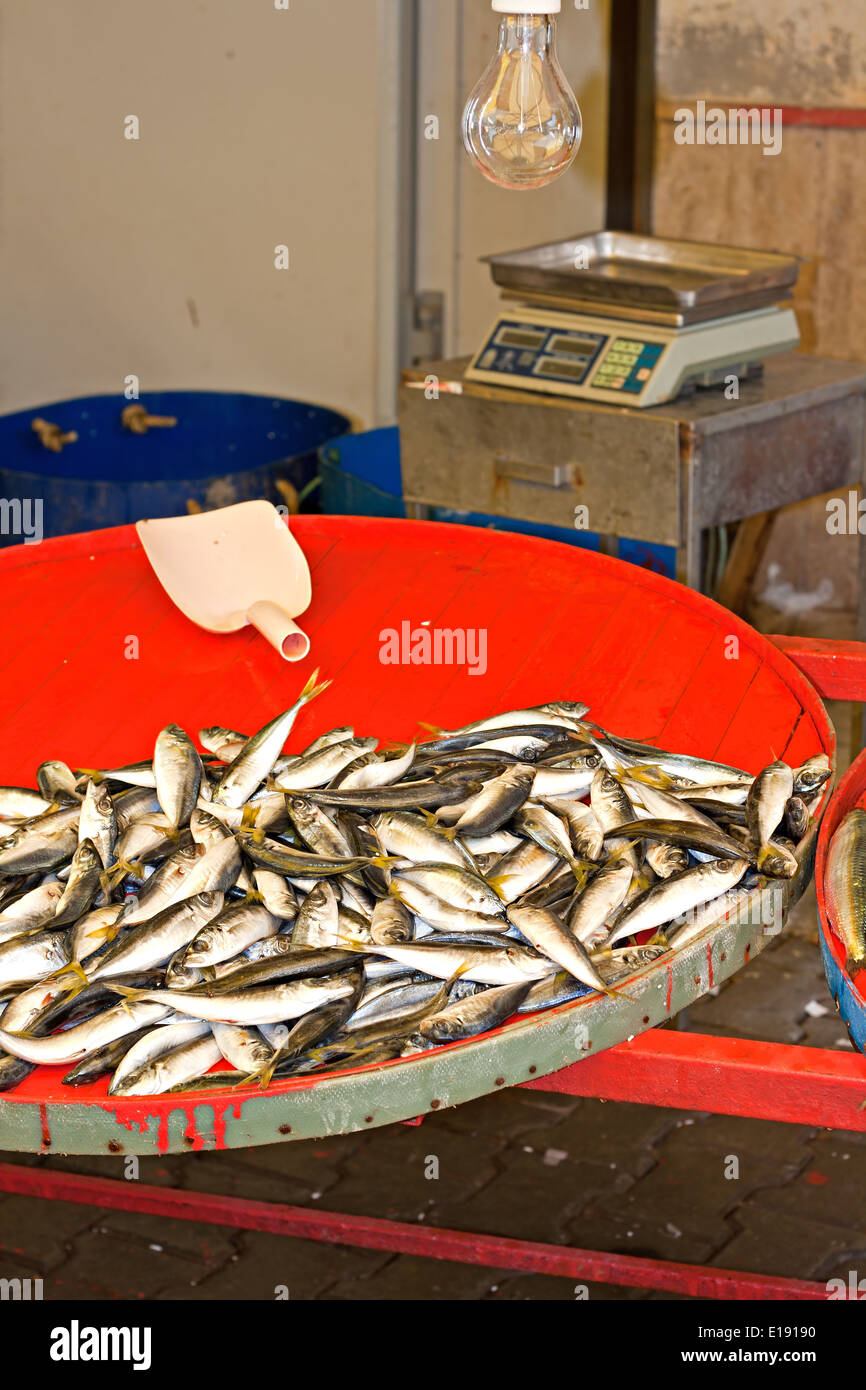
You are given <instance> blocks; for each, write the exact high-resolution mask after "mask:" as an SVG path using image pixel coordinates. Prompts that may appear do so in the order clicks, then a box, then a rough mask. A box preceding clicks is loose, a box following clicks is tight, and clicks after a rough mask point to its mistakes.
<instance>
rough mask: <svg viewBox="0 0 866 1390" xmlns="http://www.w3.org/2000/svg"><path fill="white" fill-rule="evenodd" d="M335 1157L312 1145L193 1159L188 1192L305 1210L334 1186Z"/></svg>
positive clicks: (274, 1146)
mask: <svg viewBox="0 0 866 1390" xmlns="http://www.w3.org/2000/svg"><path fill="white" fill-rule="evenodd" d="M338 1152H339V1146H337V1145H332V1146H331V1147H330V1148H326V1147H325V1146H324V1145H322V1146H320V1145H319V1143H318V1142H315V1143H314V1142H312V1141H311V1142H310V1143H297V1144H271V1145H267V1146H264V1147H262V1148H256V1149H232V1150H231V1151H230V1152H228V1153H200V1154H191V1155H190V1163H189V1170H188V1174H187V1178H188V1181H187V1188H188V1190H189V1191H198V1192H208V1193H218V1194H219V1195H221V1196H226V1197H248V1198H250V1199H251V1200H255V1201H262V1202H281V1203H286V1204H288V1205H289V1206H296V1205H301V1206H307V1205H309V1204H310V1203H311V1202H313V1201H314V1200H317V1198H318V1197H320V1196H322V1194H324V1193H326V1192H328V1191H329V1189H330V1188H332V1187H333V1186H334V1184H335V1183H336V1181H337V1178H338V1167H337V1157H338ZM314 1194H317V1195H316V1196H314Z"/></svg>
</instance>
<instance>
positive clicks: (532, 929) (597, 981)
mask: <svg viewBox="0 0 866 1390" xmlns="http://www.w3.org/2000/svg"><path fill="white" fill-rule="evenodd" d="M508 920H509V921H510V922H513V924H514V926H515V927H517V930H518V931H519V932H521V933H522V934H523V936H525V937H526V939H527V941H531V942H532V945H533V946H534V947H535V948H536V950H538V951H541V952H542V953H543V954H544V955H546V956H547V957H548V958H549V959H550V960H552V961H553V962H554V964H555V965H558V966H560V967H561V969H563V970H567V971H568V973H569V974H570V975H573V976H574V978H575V979H576V980H581V981H582V982H583V984H585V985H589V987H590V989H596V990H600V991H604V990H605V988H606V986H605V984H604V981H603V980H602V979H601V976H600V975H599V973H598V971H597V970H596V968H595V966H594V965H593V963H592V961H591V960H590V958H589V955H588V953H587V952H586V951H585V950H584V948H583V946H582V945H581V944H580V942H579V941H578V939H577V937H576V936H574V935H573V934H572V933H571V932H570V931H569V930H568V928H567V927H566V926H565V924H564V923H563V922H562V921H561V920H560V918H559V917H558V916H557V914H556V913H555V912H553V911H552V910H551V909H550V908H539V907H510V908H509V909H508Z"/></svg>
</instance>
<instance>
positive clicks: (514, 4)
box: [492, 0, 562, 14]
mask: <svg viewBox="0 0 866 1390" xmlns="http://www.w3.org/2000/svg"><path fill="white" fill-rule="evenodd" d="M492 3H493V8H494V10H495V11H496V13H497V14H559V13H560V11H561V9H562V0H544V3H543V4H539V5H533V4H532V3H531V0H492Z"/></svg>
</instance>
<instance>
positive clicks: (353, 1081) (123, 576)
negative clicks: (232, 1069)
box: [0, 517, 835, 1152]
mask: <svg viewBox="0 0 866 1390" xmlns="http://www.w3.org/2000/svg"><path fill="white" fill-rule="evenodd" d="M292 529H293V531H294V533H295V534H296V536H297V538H298V540H299V542H300V544H301V545H302V547H303V549H304V550H305V552H306V554H307V556H308V559H309V562H310V566H311V569H312V573H313V594H314V597H313V603H312V605H311V608H310V609H309V612H308V613H307V614H306V615H305V616H304V618H303V619H302V622H303V626H304V629H305V630H306V631H307V632H308V633H309V634H310V637H311V639H312V652H311V656H310V658H309V659H308V660H307V661H306V662H305V663H302V664H301V665H300V666H297V667H295V666H289V665H287V664H286V663H284V662H283V661H281V660H280V658H279V657H278V656H277V655H276V654H275V653H274V652H273V651H272V650H271V649H270V648H269V647H268V646H267V644H266V643H264V642H263V640H262V639H261V638H260V637H258V635H256V634H255V633H253V632H252V630H251V629H248V630H246V631H244V632H242V633H238V634H234V635H230V636H213V635H210V634H207V633H204V632H201V631H199V630H198V629H197V628H195V627H193V626H192V625H191V624H190V623H189V622H187V620H186V619H185V618H184V617H183V616H182V615H181V614H180V613H179V612H178V611H177V610H176V609H175V608H174V607H173V605H172V604H171V603H170V601H169V600H168V598H167V597H166V595H165V594H164V592H163V590H162V589H161V587H160V586H159V584H158V582H157V581H156V579H155V578H154V577H153V575H152V573H151V571H150V568H149V566H148V563H147V560H146V559H145V556H144V554H143V552H142V550H141V548H140V546H139V543H138V539H137V536H136V534H135V531H134V530H133V529H132V528H121V529H119V530H115V531H106V532H101V533H94V534H91V535H84V536H74V537H68V538H64V539H62V540H56V541H49V542H46V543H44V544H43V545H41V546H33V547H27V546H22V547H16V548H14V549H10V550H5V551H0V585H2V595H3V603H2V607H0V653H2V655H0V669H2V680H0V730H2V735H3V741H2V746H0V749H2V751H0V783H3V784H19V783H20V784H24V785H27V784H30V785H32V784H33V780H34V775H35V769H36V766H37V764H38V763H39V762H40V761H42V760H43V759H44V758H47V757H55V758H62V759H64V760H65V761H67V762H69V763H70V764H72V765H73V766H110V765H112V764H117V763H120V762H129V761H133V760H135V759H138V758H142V757H146V756H148V755H149V754H150V752H151V750H152V747H153V741H154V738H155V735H156V733H157V732H158V730H159V729H160V728H161V727H162V726H163V725H165V724H166V723H168V722H172V721H173V722H177V723H180V724H181V725H182V726H184V727H185V728H187V729H189V730H190V732H191V733H193V734H194V733H195V732H196V731H197V730H198V729H199V728H200V727H203V726H205V725H209V724H215V723H219V724H224V725H226V726H228V727H232V728H239V729H243V730H249V729H253V728H255V727H257V726H259V725H260V724H261V723H263V722H264V721H265V720H266V719H268V718H270V717H271V716H272V715H273V714H274V713H275V712H276V711H277V710H278V709H282V708H284V707H285V706H287V705H288V704H290V703H291V702H292V701H293V699H294V698H295V696H296V694H297V692H298V690H299V688H300V686H301V685H302V684H303V683H304V681H305V680H306V678H307V676H308V675H309V673H310V671H311V670H312V669H313V667H314V666H318V667H319V668H320V669H321V672H322V675H323V676H325V677H329V678H331V679H332V680H333V682H334V684H333V686H332V687H331V688H330V689H329V690H328V691H327V692H326V693H325V695H323V696H322V697H321V698H320V699H319V700H317V701H316V703H315V704H314V705H313V706H312V707H311V708H310V709H309V710H308V711H307V712H306V713H305V714H303V715H302V716H301V718H300V719H299V720H298V724H297V726H296V729H295V732H294V734H293V738H292V741H291V743H290V745H289V746H290V748H292V747H294V748H300V747H302V746H304V745H305V744H307V743H308V742H309V741H310V740H311V739H312V738H313V737H315V736H316V735H317V734H319V733H321V732H323V731H324V730H325V729H327V728H330V727H332V726H335V725H338V724H346V723H353V724H354V725H355V727H356V728H357V729H358V730H359V732H374V733H377V734H379V735H380V736H381V737H382V738H383V739H384V738H394V739H408V738H410V737H411V736H413V734H416V733H417V732H418V730H417V721H418V720H428V721H431V722H434V723H436V724H439V725H442V726H443V727H451V726H453V725H456V724H460V723H462V722H465V721H466V720H469V719H473V718H479V717H481V716H483V715H485V714H487V713H491V712H494V711H496V710H498V709H506V708H509V707H514V706H522V705H530V704H538V703H540V702H542V701H545V700H551V699H557V698H565V699H579V700H585V701H586V702H587V703H588V704H590V705H591V706H592V713H593V717H594V718H596V719H598V720H599V722H601V723H603V724H605V725H607V726H608V727H610V728H611V729H613V730H618V731H621V732H625V733H627V734H629V735H631V736H633V737H636V738H640V739H648V740H653V741H656V742H659V743H660V744H664V745H665V746H668V747H671V748H675V749H683V750H689V751H693V752H695V753H698V754H702V755H704V756H715V757H718V758H720V759H722V760H724V761H726V762H730V763H732V764H736V765H738V766H742V767H745V768H747V769H749V770H750V771H755V772H757V771H758V770H759V769H760V768H761V767H762V766H763V765H764V764H766V762H768V761H769V760H770V759H771V758H772V757H773V756H777V757H784V758H786V759H787V760H788V761H789V762H791V763H793V764H796V763H798V762H801V761H803V760H804V759H805V758H806V757H808V756H810V755H811V754H813V753H817V752H819V751H821V750H824V751H826V752H828V753H829V754H830V756H831V758H832V757H834V754H835V747H834V737H833V731H832V727H831V725H830V723H829V721H828V719H827V716H826V714H825V711H824V708H823V706H822V704H821V701H820V700H819V698H818V696H817V695H816V693H815V691H814V689H813V688H812V686H810V685H809V683H808V682H807V681H806V679H805V678H804V677H803V676H802V675H801V674H800V672H799V671H798V670H797V669H796V667H795V666H794V665H793V664H792V663H791V662H790V661H789V660H788V659H787V658H786V657H785V656H783V655H782V654H781V653H780V652H779V651H777V650H776V649H775V648H774V647H773V646H772V645H771V644H770V643H769V642H768V641H767V640H766V639H765V638H763V637H761V636H760V635H759V634H757V633H755V632H754V631H753V630H752V629H751V628H749V627H747V626H746V625H745V624H744V623H742V622H740V621H739V620H738V619H737V618H735V617H733V616H732V615H731V614H730V613H728V612H727V611H726V610H724V609H722V608H720V607H718V606H717V605H716V604H714V603H712V602H710V601H709V600H708V599H706V598H703V597H702V596H700V595H699V594H696V593H694V592H692V591H690V590H687V589H684V588H682V587H681V586H680V585H677V584H674V583H672V582H670V581H668V580H665V579H662V578H660V577H659V576H657V575H654V574H652V573H650V572H648V571H644V570H640V569H637V568H634V567H632V566H629V565H625V564H622V563H620V562H618V561H615V560H611V559H608V558H606V557H604V556H600V555H595V554H592V553H590V552H587V551H582V550H578V549H574V548H572V547H570V546H564V545H558V544H556V543H554V542H549V541H540V540H535V539H533V538H530V537H523V536H516V535H508V534H502V533H498V532H491V531H485V530H477V529H474V528H464V527H457V526H443V525H437V524H434V523H424V522H404V521H382V520H367V519H363V518H348V517H300V518H296V519H295V520H293V522H292ZM404 621H406V622H409V623H410V624H411V626H412V627H413V628H415V627H418V626H420V625H421V624H430V625H431V626H432V627H433V628H436V627H443V628H452V629H453V628H464V629H467V628H475V629H479V628H483V629H485V630H486V631H487V633H488V640H487V656H488V668H487V671H486V673H485V674H484V675H483V676H481V675H471V674H469V673H468V671H467V670H466V669H465V668H462V669H458V668H456V667H453V666H413V665H406V666H403V665H400V666H393V665H383V664H382V663H381V662H380V646H381V640H382V634H383V632H384V631H385V630H387V629H396V630H398V631H399V630H400V628H401V624H402V623H403V622H404ZM808 867H809V866H808V864H807V865H806V867H805V870H804V874H803V875H801V878H800V879H799V880H795V881H794V883H793V884H790V885H787V886H786V890H785V891H786V893H787V894H788V895H789V900H791V899H793V897H795V896H796V895H797V894H798V893H799V891H801V889H802V886H803V883H804V881H805V878H806V875H807V873H808ZM764 944H766V942H765V940H764V939H763V938H762V935H761V932H760V930H759V929H757V928H755V927H753V926H748V925H747V926H746V927H745V928H743V927H735V926H733V925H731V926H726V927H725V928H724V929H723V930H721V931H717V932H715V933H714V934H713V936H712V941H709V940H707V941H706V942H705V941H704V940H703V939H701V940H700V941H699V942H698V943H697V946H696V948H692V949H689V950H687V951H685V952H682V953H681V954H680V955H679V956H678V957H677V958H676V963H675V966H673V967H672V966H671V965H670V964H666V963H663V965H662V968H661V969H658V968H656V969H653V970H648V971H646V972H643V975H642V976H641V977H640V980H639V987H636V988H635V990H634V996H635V997H634V1002H633V1003H632V1004H627V1003H624V1001H622V1000H617V1001H616V1002H615V1003H614V1002H612V1001H610V1000H608V999H606V998H598V997H595V996H593V997H590V998H588V999H586V1000H581V1001H578V1002H577V1003H576V1004H574V1005H570V1006H567V1007H566V1008H564V1009H559V1010H553V1011H550V1012H549V1013H547V1014H544V1015H538V1016H535V1017H533V1018H528V1019H521V1020H520V1021H519V1022H516V1023H512V1024H510V1025H508V1026H507V1027H506V1028H505V1029H500V1030H497V1032H496V1033H493V1034H490V1035H487V1036H486V1037H485V1038H483V1039H481V1040H477V1041H473V1042H470V1043H463V1044H456V1045H454V1046H452V1047H448V1048H442V1049H438V1050H437V1051H436V1052H433V1053H426V1054H423V1055H421V1056H419V1057H417V1058H412V1059H408V1060H406V1061H398V1062H394V1063H390V1064H388V1065H387V1066H385V1067H380V1068H373V1069H370V1068H367V1069H362V1070H359V1071H355V1072H353V1073H346V1074H343V1075H340V1076H335V1077H328V1078H326V1079H321V1080H319V1081H313V1080H305V1081H300V1082H285V1083H282V1084H281V1085H279V1086H275V1087H273V1088H271V1089H270V1090H269V1091H268V1092H267V1093H265V1094H262V1093H261V1092H257V1091H252V1090H248V1089H247V1090H243V1091H238V1092H234V1093H231V1092H221V1093H219V1094H218V1095H217V1096H208V1097H207V1099H206V1100H202V1099H201V1098H198V1097H195V1096H191V1097H190V1098H189V1099H187V1098H184V1097H178V1096H171V1097H157V1098H153V1099H147V1100H141V1099H138V1100H132V1099H130V1100H127V1101H124V1100H109V1099H108V1098H107V1095H106V1083H105V1082H102V1083H98V1084H96V1085H94V1086H90V1087H84V1088H81V1089H76V1090H75V1091H70V1088H67V1087H63V1086H62V1085H61V1084H60V1077H61V1074H62V1073H61V1070H60V1069H50V1070H49V1069H45V1068H40V1069H38V1070H37V1071H35V1072H34V1073H33V1074H32V1075H31V1076H30V1077H29V1078H28V1079H27V1080H26V1081H25V1082H24V1083H23V1084H22V1085H21V1086H20V1087H19V1088H18V1089H16V1090H15V1091H14V1092H11V1093H9V1094H8V1095H6V1096H0V1147H4V1148H9V1149H27V1150H37V1151H38V1150H39V1149H43V1150H44V1149H46V1148H48V1147H53V1148H54V1149H56V1150H59V1151H63V1152H104V1151H105V1149H106V1148H109V1149H117V1148H120V1147H123V1148H125V1149H126V1150H133V1151H137V1152H149V1151H152V1150H153V1149H154V1148H158V1149H160V1150H162V1151H165V1150H168V1149H171V1150H174V1149H182V1148H184V1147H194V1148H205V1147H207V1148H212V1147H223V1146H226V1147H237V1146H244V1145H248V1144H251V1143H263V1142H274V1141H276V1140H279V1139H294V1138H307V1137H312V1136H317V1135H321V1134H325V1133H332V1132H340V1131H343V1130H349V1129H356V1128H363V1127H365V1126H367V1125H374V1124H388V1123H393V1122H394V1121H396V1120H402V1119H406V1118H410V1117H413V1116H416V1115H418V1114H421V1113H424V1112H426V1111H428V1110H430V1109H435V1108H438V1106H439V1105H448V1104H455V1103H458V1102H461V1101H464V1100H469V1099H471V1098H473V1097H474V1096H477V1095H480V1094H483V1093H485V1092H487V1091H490V1090H493V1089H494V1088H495V1087H497V1086H500V1085H512V1084H517V1083H518V1082H520V1081H524V1080H528V1079H529V1078H530V1077H531V1076H532V1077H534V1076H541V1075H544V1074H546V1073H549V1072H551V1071H554V1070H557V1069H558V1068H560V1067H562V1066H564V1065H566V1064H568V1063H570V1062H572V1061H574V1060H575V1059H576V1058H579V1057H580V1056H582V1055H586V1053H587V1052H589V1051H591V1050H595V1051H599V1050H601V1049H602V1048H605V1047H609V1046H612V1045H613V1044H615V1043H616V1042H619V1041H621V1040H623V1039H624V1038H626V1037H628V1036H631V1035H634V1034H637V1033H640V1032H642V1031H644V1030H645V1029H646V1028H648V1027H652V1026H654V1025H655V1024H657V1023H659V1022H661V1021H663V1020H664V1019H665V1018H667V1017H669V1016H670V1015H671V1014H672V1013H675V1012H676V1011H677V1010H678V1009H680V1008H683V1007H684V1006H685V1005H686V1004H688V1003H689V1002H691V1001H692V1000H693V999H694V998H695V997H697V996H698V995H700V994H701V993H703V992H704V991H705V990H706V988H707V987H708V986H709V985H712V984H713V983H719V982H720V981H721V980H722V979H724V978H726V976H727V975H728V974H730V973H732V971H733V970H735V969H737V968H739V966H740V965H741V964H742V963H743V960H744V959H748V957H749V955H750V954H754V953H755V952H757V951H759V950H760V949H761V947H762V946H763V945H764Z"/></svg>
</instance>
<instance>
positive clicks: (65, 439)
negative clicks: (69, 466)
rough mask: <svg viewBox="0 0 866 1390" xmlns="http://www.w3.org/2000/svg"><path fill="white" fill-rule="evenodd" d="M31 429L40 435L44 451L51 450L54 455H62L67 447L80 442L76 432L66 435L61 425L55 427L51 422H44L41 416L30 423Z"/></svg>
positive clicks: (69, 432) (72, 431) (69, 431)
mask: <svg viewBox="0 0 866 1390" xmlns="http://www.w3.org/2000/svg"><path fill="white" fill-rule="evenodd" d="M30 428H31V429H32V430H33V432H34V434H38V435H39V439H40V442H41V444H42V447H43V449H50V450H51V452H52V453H53V454H59V453H62V452H63V449H64V447H65V445H67V444H76V443H77V442H78V435H77V433H76V431H75V430H66V431H65V433H64V431H63V430H62V429H61V427H60V426H59V425H53V424H52V423H51V421H50V420H43V419H41V418H40V417H39V416H37V417H36V419H35V420H31V421H30Z"/></svg>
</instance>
